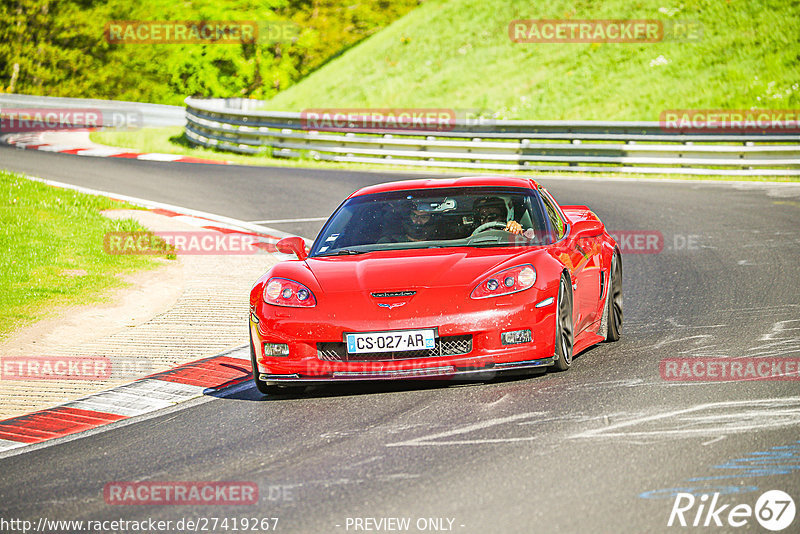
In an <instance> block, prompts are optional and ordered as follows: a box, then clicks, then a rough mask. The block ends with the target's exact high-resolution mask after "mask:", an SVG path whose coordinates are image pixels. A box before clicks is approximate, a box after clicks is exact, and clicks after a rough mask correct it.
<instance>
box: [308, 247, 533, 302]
mask: <svg viewBox="0 0 800 534" xmlns="http://www.w3.org/2000/svg"><path fill="white" fill-rule="evenodd" d="M540 253H543V251H542V250H541V249H531V248H515V249H513V250H512V249H508V248H505V249H502V248H500V249H498V248H491V249H488V248H458V249H452V248H450V249H421V250H404V251H376V252H370V253H367V254H362V255H357V256H332V257H324V258H309V259H308V260H306V264H307V265H308V268H309V269H310V270H311V272H312V273H313V275H314V277H315V279H316V281H317V283H318V284H319V286H320V288H321V289H322V290H323V291H325V292H326V293H338V292H350V291H355V292H364V291H400V290H406V289H408V290H416V289H420V288H427V287H453V286H472V285H474V284H475V283H477V282H478V281H479V280H480V279H481V278H483V277H484V276H487V275H489V274H492V273H494V272H496V271H497V270H500V269H501V268H504V267H512V266H514V265H518V264H520V263H531V262H533V260H534V258H535V257H536V256H537V255H538V254H540Z"/></svg>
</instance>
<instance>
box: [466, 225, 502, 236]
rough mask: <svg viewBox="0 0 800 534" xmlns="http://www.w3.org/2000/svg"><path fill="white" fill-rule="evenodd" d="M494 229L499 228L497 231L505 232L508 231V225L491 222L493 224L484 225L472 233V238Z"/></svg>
mask: <svg viewBox="0 0 800 534" xmlns="http://www.w3.org/2000/svg"><path fill="white" fill-rule="evenodd" d="M493 228H497V229H500V230H505V229H506V223H504V222H500V221H491V222H487V223H483V224H482V225H480V226H479V227H477V228H475V230H474V231H473V232H472V234H471V235H470V237H472V236H473V235H476V234H479V233H481V232H485V231H486V230H491V229H493Z"/></svg>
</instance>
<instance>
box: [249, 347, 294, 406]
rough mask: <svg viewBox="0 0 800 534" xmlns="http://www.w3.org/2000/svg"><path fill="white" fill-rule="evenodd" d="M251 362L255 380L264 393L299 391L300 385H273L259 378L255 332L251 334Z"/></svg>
mask: <svg viewBox="0 0 800 534" xmlns="http://www.w3.org/2000/svg"><path fill="white" fill-rule="evenodd" d="M250 363H251V364H252V365H253V382H255V384H256V388H257V389H258V391H260V392H261V393H263V394H264V395H287V394H290V393H295V392H297V390H298V389H300V388H298V387H292V386H272V385H269V384H267V383H266V382H264V381H263V380H259V379H258V366H257V365H256V350H255V348H254V346H253V334H250Z"/></svg>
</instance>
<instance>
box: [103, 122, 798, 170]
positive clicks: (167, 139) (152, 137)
mask: <svg viewBox="0 0 800 534" xmlns="http://www.w3.org/2000/svg"><path fill="white" fill-rule="evenodd" d="M90 137H91V139H92V141H94V142H95V143H100V144H104V145H109V146H115V147H122V148H130V149H134V150H137V151H140V152H160V153H164V154H181V155H183V156H192V157H195V158H203V159H209V160H217V161H228V162H231V163H235V164H239V165H260V166H271V167H302V168H309V169H341V170H352V171H381V172H392V171H398V172H417V173H426V174H448V175H454V174H477V173H480V174H514V175H520V176H531V175H532V176H542V177H547V176H571V177H576V176H602V175H604V174H609V173H599V172H595V173H583V172H563V173H559V172H550V171H529V172H527V173H526V172H522V171H493V170H485V171H482V170H459V169H447V168H427V167H417V166H411V165H387V164H378V163H375V164H367V163H344V162H332V161H315V160H313V159H307V158H304V159H286V158H272V157H270V156H268V155H266V154H259V155H255V156H247V155H240V154H235V153H233V152H224V151H219V150H213V149H209V148H193V145H191V144H190V143H189V141H188V140H187V139H186V137H185V136H184V135H183V128H181V127H180V126H175V127H169V128H142V129H140V130H136V131H132V132H115V131H104V132H101V131H98V132H92V133H91V135H90ZM615 176H618V177H622V178H669V179H681V180H727V181H731V180H746V181H755V182H764V181H769V182H776V181H777V182H797V181H800V177H799V176H721V175H720V176H713V175H712V176H692V175H689V176H685V175H676V174H634V173H618V174H616V175H615Z"/></svg>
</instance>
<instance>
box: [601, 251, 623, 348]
mask: <svg viewBox="0 0 800 534" xmlns="http://www.w3.org/2000/svg"><path fill="white" fill-rule="evenodd" d="M608 278H609V283H608V296H607V297H606V313H607V315H606V317H605V319H606V320H605V323H606V332H605V337H606V341H617V340H619V336H620V334H622V258H621V257H620V255H619V252H615V253H614V257H613V258H612V259H611V274H610V275H609V277H608Z"/></svg>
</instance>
